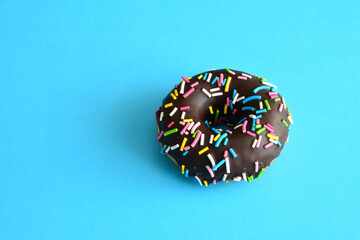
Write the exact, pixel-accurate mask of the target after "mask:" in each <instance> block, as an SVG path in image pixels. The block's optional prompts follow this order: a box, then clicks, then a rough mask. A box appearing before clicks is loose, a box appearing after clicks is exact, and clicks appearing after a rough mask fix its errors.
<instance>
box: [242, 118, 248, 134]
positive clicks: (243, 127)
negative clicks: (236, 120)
mask: <svg viewBox="0 0 360 240" xmlns="http://www.w3.org/2000/svg"><path fill="white" fill-rule="evenodd" d="M247 123H248V121H247V120H245V122H244V125H243V126H242V132H243V133H246V125H247Z"/></svg>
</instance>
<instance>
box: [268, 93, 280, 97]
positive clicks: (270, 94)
mask: <svg viewBox="0 0 360 240" xmlns="http://www.w3.org/2000/svg"><path fill="white" fill-rule="evenodd" d="M268 94H269V96H271V95H278V93H277V92H268Z"/></svg>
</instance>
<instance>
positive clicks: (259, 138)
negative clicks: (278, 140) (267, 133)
mask: <svg viewBox="0 0 360 240" xmlns="http://www.w3.org/2000/svg"><path fill="white" fill-rule="evenodd" d="M261 139H262V136H261V135H259V137H258V140H257V143H256V147H257V148H259V146H260V142H261Z"/></svg>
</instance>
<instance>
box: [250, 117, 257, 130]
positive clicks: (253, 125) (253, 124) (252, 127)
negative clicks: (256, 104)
mask: <svg viewBox="0 0 360 240" xmlns="http://www.w3.org/2000/svg"><path fill="white" fill-rule="evenodd" d="M255 120H256V119H255V118H253V122H252V126H251V131H255Z"/></svg>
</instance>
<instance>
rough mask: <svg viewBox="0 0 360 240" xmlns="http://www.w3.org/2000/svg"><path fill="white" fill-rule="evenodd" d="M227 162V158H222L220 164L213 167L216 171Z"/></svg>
mask: <svg viewBox="0 0 360 240" xmlns="http://www.w3.org/2000/svg"><path fill="white" fill-rule="evenodd" d="M224 163H225V159H223V160H221V161H220V162H219V163H218V164H216V165H215V166H214V167H213V169H212V170H213V171H216V170H217V169H218V168H219V167H220V166H221V165H223V164H224Z"/></svg>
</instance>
